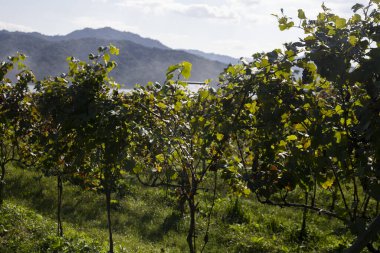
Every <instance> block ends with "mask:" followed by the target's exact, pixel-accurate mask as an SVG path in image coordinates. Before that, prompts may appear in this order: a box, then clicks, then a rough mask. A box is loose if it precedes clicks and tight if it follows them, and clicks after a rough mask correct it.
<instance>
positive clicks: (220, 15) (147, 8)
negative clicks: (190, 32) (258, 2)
mask: <svg viewBox="0 0 380 253" xmlns="http://www.w3.org/2000/svg"><path fill="white" fill-rule="evenodd" d="M240 1H254V0H240ZM118 5H120V6H123V7H127V8H137V9H140V10H142V11H143V12H145V13H154V14H166V13H168V12H169V13H176V14H181V15H185V16H189V17H194V18H209V19H237V18H238V15H237V13H236V11H235V10H234V9H231V8H230V6H229V5H228V4H226V3H224V4H221V5H217V6H216V5H210V4H195V3H186V4H185V3H180V2H178V1H176V0H159V1H158V0H145V1H141V0H140V1H135V0H120V1H119V3H118Z"/></svg>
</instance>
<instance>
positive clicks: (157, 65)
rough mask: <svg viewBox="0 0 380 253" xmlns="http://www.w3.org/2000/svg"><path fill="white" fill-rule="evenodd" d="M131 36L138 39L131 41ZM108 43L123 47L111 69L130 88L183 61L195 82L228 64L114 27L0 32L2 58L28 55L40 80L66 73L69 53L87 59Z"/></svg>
mask: <svg viewBox="0 0 380 253" xmlns="http://www.w3.org/2000/svg"><path fill="white" fill-rule="evenodd" d="M107 36H109V37H107ZM127 38H129V39H127ZM132 39H135V41H131V40H132ZM139 41H140V42H139ZM137 42H138V43H137ZM109 43H112V44H114V45H115V46H117V47H118V48H119V49H120V54H119V55H118V56H115V57H114V59H115V61H116V62H117V63H118V66H117V68H116V69H115V70H114V71H112V72H111V76H113V77H114V78H115V80H116V81H117V82H118V83H121V84H123V85H124V87H128V88H130V87H133V86H134V85H135V84H136V83H139V84H146V83H147V82H148V81H158V82H162V81H164V79H165V73H166V69H167V67H168V66H169V65H172V64H177V63H179V62H182V61H189V62H191V63H192V64H193V70H192V76H191V80H193V81H204V80H205V79H209V78H212V79H214V80H217V78H218V76H219V73H221V72H222V71H223V69H224V68H225V67H226V66H227V64H225V63H221V62H218V61H212V60H208V59H205V58H203V57H200V56H197V55H194V54H191V53H187V52H184V51H181V50H173V49H170V48H168V47H166V46H164V45H163V44H161V43H160V42H158V41H155V40H151V39H145V38H142V37H140V36H138V35H136V34H131V33H126V32H119V31H116V30H113V29H111V28H102V29H90V28H86V29H83V30H80V31H74V32H72V33H70V34H68V35H65V36H46V35H42V34H40V33H23V32H8V31H4V30H3V31H0V59H4V58H5V57H7V56H9V55H13V54H15V53H16V52H17V51H19V52H22V53H24V54H26V55H27V56H28V57H27V60H26V64H27V65H28V66H29V67H30V68H31V69H32V70H33V72H34V73H35V74H36V76H37V78H38V79H41V78H44V77H46V76H56V75H59V74H61V73H63V72H67V70H68V67H67V63H66V58H67V57H68V56H74V57H76V58H79V59H81V60H87V58H88V54H90V53H96V50H97V48H98V47H99V46H103V45H108V44H109Z"/></svg>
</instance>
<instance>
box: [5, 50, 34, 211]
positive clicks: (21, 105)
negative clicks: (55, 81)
mask: <svg viewBox="0 0 380 253" xmlns="http://www.w3.org/2000/svg"><path fill="white" fill-rule="evenodd" d="M24 59H25V56H24V55H23V54H17V55H16V56H13V57H9V58H8V61H3V62H0V137H1V138H0V167H1V175H0V205H2V203H3V201H4V185H5V174H6V167H7V166H8V165H9V164H12V163H19V164H22V163H28V162H29V161H30V158H31V156H30V155H29V154H30V152H29V147H28V145H27V144H26V143H27V142H28V139H29V138H30V134H31V127H32V124H33V113H32V109H31V108H32V103H31V102H32V99H31V96H30V94H29V92H28V84H29V83H31V82H33V81H34V75H33V73H32V72H31V71H29V70H27V69H26V67H25V66H24V65H23V63H22V61H23V60H24ZM16 64H17V66H18V67H19V69H21V71H20V72H19V73H18V74H17V82H16V83H15V84H12V81H11V80H10V79H9V78H8V77H6V75H7V74H9V73H10V71H11V70H12V69H13V68H14V67H15V65H16Z"/></svg>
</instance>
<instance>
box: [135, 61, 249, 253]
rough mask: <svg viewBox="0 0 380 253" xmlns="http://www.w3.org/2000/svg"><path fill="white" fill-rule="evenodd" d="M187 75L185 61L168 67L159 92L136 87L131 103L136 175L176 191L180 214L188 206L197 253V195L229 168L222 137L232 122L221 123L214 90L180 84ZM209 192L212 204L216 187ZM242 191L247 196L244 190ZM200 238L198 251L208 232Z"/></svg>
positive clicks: (150, 87)
mask: <svg viewBox="0 0 380 253" xmlns="http://www.w3.org/2000/svg"><path fill="white" fill-rule="evenodd" d="M190 70H191V64H190V63H188V62H182V63H180V64H177V65H174V66H171V67H169V69H168V71H167V81H166V82H165V83H164V84H163V85H162V87H161V85H159V84H157V83H156V84H152V83H150V84H148V86H147V87H145V88H144V87H138V88H136V89H135V90H134V91H133V92H132V93H131V95H130V100H131V101H132V102H131V103H134V104H135V106H134V107H135V108H137V109H136V111H135V112H134V115H133V117H134V121H135V123H136V131H135V134H134V137H133V138H132V139H133V145H134V147H133V150H134V151H133V157H134V158H135V159H136V167H135V168H134V172H135V173H136V175H137V177H138V178H139V180H140V181H141V182H143V183H144V184H145V185H150V186H166V187H171V188H174V189H176V193H177V194H178V198H179V208H180V209H181V211H184V209H185V204H187V210H188V211H189V215H190V223H189V228H188V234H187V243H188V246H189V251H190V252H196V250H197V239H196V238H197V237H199V232H198V230H197V226H196V215H197V213H198V210H199V204H200V203H199V202H200V201H201V200H200V199H199V198H197V195H198V194H199V191H203V190H209V189H208V184H207V183H206V182H210V180H214V184H216V180H217V177H218V175H217V173H218V171H219V169H220V168H222V167H224V166H227V165H226V164H225V163H224V158H223V157H224V155H225V151H226V150H227V147H228V136H226V135H225V132H226V131H227V129H228V127H229V124H231V123H233V122H231V123H226V124H222V123H221V122H224V121H222V119H224V116H225V115H223V114H222V113H221V106H222V98H221V97H220V94H219V92H218V91H216V90H214V89H213V88H211V87H210V86H208V85H206V86H205V87H203V88H201V89H199V90H198V92H195V93H193V92H190V91H189V90H188V89H187V83H186V82H184V81H180V77H181V76H182V77H184V78H189V76H190ZM177 73H178V76H176V77H177V78H176V79H173V78H174V77H175V75H176V74H177ZM213 187H215V185H214V186H213ZM212 191H213V192H214V197H213V198H214V199H215V196H216V195H215V194H216V193H215V188H214V189H212ZM241 191H244V192H246V191H247V189H246V188H245V187H244V185H241ZM211 212H212V209H211V210H210V212H209V217H208V218H209V219H210V215H211ZM203 239H204V245H203V248H202V251H203V249H204V246H205V245H206V244H207V242H208V228H207V230H206V232H205V235H204V237H203Z"/></svg>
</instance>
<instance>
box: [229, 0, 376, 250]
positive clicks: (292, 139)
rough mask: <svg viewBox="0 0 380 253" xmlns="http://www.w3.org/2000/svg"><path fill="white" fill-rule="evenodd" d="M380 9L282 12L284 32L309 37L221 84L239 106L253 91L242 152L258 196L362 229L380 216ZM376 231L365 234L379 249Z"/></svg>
mask: <svg viewBox="0 0 380 253" xmlns="http://www.w3.org/2000/svg"><path fill="white" fill-rule="evenodd" d="M378 7H379V2H378V1H371V2H370V4H369V5H368V6H363V5H360V4H357V5H355V6H353V10H354V12H358V11H359V10H360V11H361V12H362V14H361V15H360V14H358V13H355V14H354V15H353V16H352V17H351V18H350V19H348V20H346V19H344V18H341V17H339V16H337V15H335V14H333V13H331V11H330V10H329V9H328V8H327V7H325V6H324V5H322V8H323V12H322V13H320V14H319V15H318V18H317V20H309V19H307V18H306V15H305V13H304V12H303V11H302V10H299V11H298V18H299V20H300V21H299V25H297V26H295V23H294V21H292V20H291V19H290V18H289V17H287V16H285V15H282V16H277V18H278V21H279V27H280V29H281V30H285V29H290V28H292V27H297V28H299V29H302V30H303V31H304V32H305V38H303V39H300V41H298V42H295V43H288V44H285V50H284V51H283V50H280V49H276V50H273V51H272V52H269V53H260V54H255V55H254V56H253V61H252V62H251V63H244V64H241V65H237V66H232V67H230V68H228V69H227V71H226V72H225V74H224V82H225V84H224V85H223V87H222V89H223V90H224V92H225V94H230V93H234V94H233V95H232V96H230V97H229V100H230V101H231V105H234V101H236V100H239V99H240V100H241V99H244V98H245V99H246V102H245V105H244V110H243V112H242V117H241V118H240V121H239V124H238V126H237V127H236V130H235V132H234V136H235V137H236V146H237V151H236V153H237V154H239V156H240V162H241V167H242V168H243V169H242V170H241V171H240V173H241V174H242V175H243V176H242V178H243V179H244V181H246V182H248V186H249V187H250V189H251V190H252V192H254V193H255V195H256V196H257V198H258V199H259V201H261V202H262V203H266V204H271V205H278V206H287V207H298V208H303V209H304V214H305V215H306V211H307V210H313V211H316V212H318V213H323V214H326V215H329V216H331V217H335V218H337V219H340V220H342V221H343V222H345V224H346V225H347V227H348V228H350V229H351V231H352V232H353V233H355V234H358V235H360V234H362V233H365V232H364V231H365V230H366V227H367V226H368V227H373V226H371V225H369V224H370V223H371V221H373V222H376V221H377V218H376V217H377V215H378V214H377V212H376V210H375V209H376V208H375V206H376V205H377V204H376V202H378V201H379V197H380V194H379V191H378V189H379V188H378V187H379V185H378V180H379V173H378V168H379V166H378V147H379V145H378V144H379V143H378V137H375V136H378V135H375V133H377V131H378V126H375V125H374V124H376V123H378V122H379V121H378V119H379V115H378V114H379V111H378V99H379V89H378V87H379V73H380V71H379V68H378V66H379V64H378V59H379V57H378V56H379V49H378V45H379V11H378V10H379V8H378ZM297 72H298V73H297ZM247 94H249V96H247ZM237 106H238V105H235V107H237ZM369 126H372V127H371V128H370V127H369ZM296 188H298V189H301V190H302V191H303V192H304V196H305V198H304V199H303V200H302V201H301V202H294V198H292V192H294V189H296ZM321 191H322V192H323V191H332V193H333V194H331V196H332V205H331V207H334V208H330V207H328V206H327V205H326V204H325V203H322V202H320V201H318V193H319V192H321ZM334 193H337V194H339V196H340V200H341V201H340V203H339V204H338V205H335V202H336V201H338V200H337V198H336V197H334ZM329 208H330V210H329ZM304 217H306V216H304ZM303 224H306V223H305V218H303ZM305 226H306V225H303V226H302V229H301V230H303V232H305V229H306V228H305ZM371 231H372V232H374V233H375V234H377V233H378V230H376V229H372V230H371ZM374 238H375V237H371V238H368V239H367V241H366V243H367V248H368V249H369V250H370V251H373V252H375V251H376V250H375V249H374V246H373V244H372V243H371V242H374V240H375V239H374ZM361 245H363V244H361ZM364 245H365V244H364Z"/></svg>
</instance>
